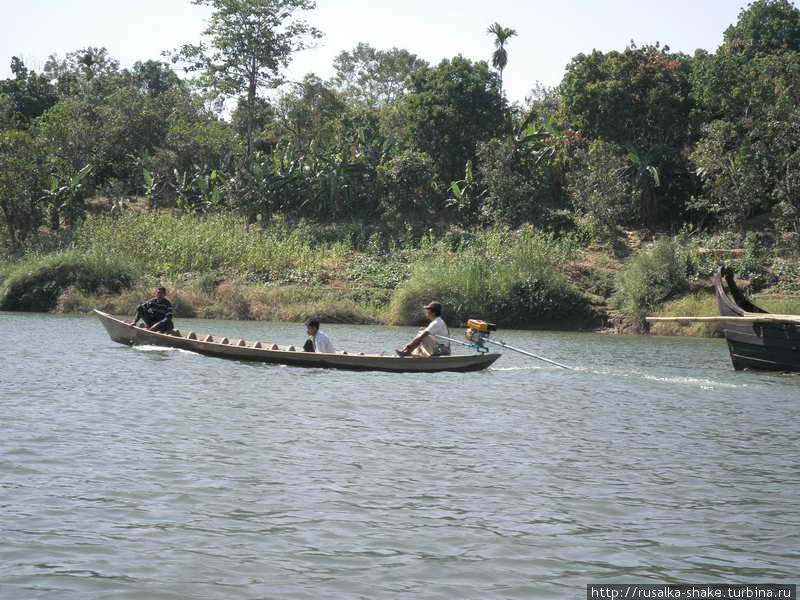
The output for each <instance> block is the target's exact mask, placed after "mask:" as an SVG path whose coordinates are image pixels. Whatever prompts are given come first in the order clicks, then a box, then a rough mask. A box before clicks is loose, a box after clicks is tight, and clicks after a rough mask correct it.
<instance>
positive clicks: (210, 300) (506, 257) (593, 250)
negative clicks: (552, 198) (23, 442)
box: [0, 212, 800, 336]
mask: <svg viewBox="0 0 800 600" xmlns="http://www.w3.org/2000/svg"><path fill="white" fill-rule="evenodd" d="M634 237H635V236H632V235H631V234H630V233H629V234H627V238H626V239H627V242H625V243H621V242H620V240H617V241H616V242H615V243H606V244H605V245H603V244H598V242H596V241H594V242H593V241H592V240H586V239H582V238H578V237H575V236H570V235H566V236H561V237H557V236H554V235H552V234H546V233H542V232H540V231H536V230H534V229H532V228H530V227H524V228H521V229H519V230H514V231H511V230H506V229H492V230H484V231H464V230H460V229H455V228H449V229H442V230H440V231H439V232H435V231H433V230H424V231H414V230H413V229H412V228H411V227H410V226H409V227H407V228H406V229H405V230H403V231H395V232H387V231H383V230H381V229H380V228H378V227H376V226H367V225H364V224H359V223H339V224H329V225H325V226H321V225H309V224H306V223H291V224H290V223H286V222H280V221H277V222H274V223H272V224H270V225H269V226H268V227H266V228H261V227H252V226H251V227H248V226H247V225H246V223H245V222H244V221H243V220H242V219H240V218H237V217H234V216H231V215H207V216H202V217H200V216H176V215H174V214H172V213H169V212H140V213H128V214H126V215H124V216H122V217H119V218H116V219H112V218H107V217H96V218H90V219H88V220H87V221H86V222H85V223H83V224H82V225H81V227H80V228H79V229H78V230H77V231H75V232H73V234H72V235H70V236H65V235H64V234H61V235H60V236H54V235H52V234H48V235H43V236H42V237H40V238H39V239H38V240H34V243H32V245H31V247H30V248H29V250H28V252H27V253H26V254H25V255H24V256H22V257H21V258H18V259H17V260H14V261H8V260H6V262H4V263H2V264H0V310H28V311H59V312H73V313H88V312H91V310H92V309H94V308H99V309H101V310H105V311H108V312H112V313H115V314H123V315H133V314H134V311H135V308H136V306H137V305H138V304H140V303H141V302H142V301H143V300H144V299H146V298H148V297H150V296H151V295H152V293H153V288H154V287H155V286H157V285H165V286H167V287H168V288H169V295H170V297H171V299H172V300H173V301H174V302H175V304H176V313H177V316H178V317H201V318H223V319H251V320H265V321H302V320H303V319H305V318H307V317H309V316H318V317H320V318H321V319H322V320H323V321H326V322H340V323H390V324H418V323H420V322H421V318H422V311H421V308H420V307H421V306H422V304H423V303H425V302H427V301H429V300H432V299H438V300H440V301H442V302H443V303H444V304H445V306H446V307H447V314H446V316H447V318H448V320H449V321H450V323H451V324H453V325H460V324H462V323H463V322H464V321H465V320H466V319H467V318H470V317H476V318H482V319H486V320H491V321H494V322H496V323H498V325H500V326H501V327H521V328H526V327H530V328H542V329H584V328H590V327H597V326H600V325H601V324H602V323H603V322H604V321H605V320H606V311H607V310H608V314H609V317H610V319H611V320H614V321H615V322H616V323H622V324H624V325H628V326H631V325H632V326H634V328H635V326H636V325H637V324H638V325H641V324H642V323H643V321H644V317H645V316H646V315H653V314H658V315H661V316H711V315H715V314H717V308H716V303H715V301H714V298H713V296H712V295H711V293H710V291H709V288H708V280H709V277H710V275H711V274H712V273H713V272H714V270H715V269H716V268H717V266H718V265H719V264H720V258H719V256H718V254H719V252H717V251H716V250H715V248H716V247H723V246H730V245H734V244H735V242H736V241H735V240H733V241H732V240H729V239H724V238H708V237H705V238H694V239H690V238H687V237H686V236H677V237H674V238H664V239H661V240H659V241H657V242H655V243H650V244H643V245H640V243H639V242H638V240H637V241H636V243H635V244H634V243H631V242H630V240H631V239H632V238H634ZM759 239H760V238H753V237H752V236H751V237H749V238H747V239H745V241H746V242H747V244H745V248H744V249H743V250H737V251H736V252H733V253H731V252H728V251H725V250H723V251H722V253H723V254H724V256H725V261H726V263H728V264H730V265H731V266H733V268H734V270H735V271H736V272H737V274H738V275H739V276H740V277H742V276H744V277H746V278H748V280H749V288H748V289H749V291H750V292H752V293H761V294H762V295H760V296H758V297H757V298H756V301H757V303H760V304H762V305H763V306H764V308H766V309H767V310H770V311H772V312H780V313H788V314H800V294H798V292H799V291H800V284H798V275H800V262H798V258H797V255H796V253H795V254H793V253H792V252H787V251H786V249H785V247H783V248H780V247H775V248H769V247H765V246H764V245H763V244H760V243H758V242H759ZM708 248H711V250H710V251H709V250H708ZM704 289H705V291H700V290H704ZM651 331H652V332H653V333H658V334H665V335H697V336H714V335H719V329H718V327H716V326H715V325H713V324H694V325H675V324H667V323H660V324H658V325H654V326H653V327H652V328H651Z"/></svg>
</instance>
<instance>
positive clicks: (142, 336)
mask: <svg viewBox="0 0 800 600" xmlns="http://www.w3.org/2000/svg"><path fill="white" fill-rule="evenodd" d="M95 313H96V314H97V316H98V318H99V319H100V322H101V323H102V324H103V327H105V329H106V331H107V332H108V335H109V337H110V338H111V339H112V340H113V341H115V342H117V343H119V344H125V345H127V346H135V345H154V346H163V347H166V348H179V349H181V350H189V351H191V352H197V353H198V354H204V355H206V356H214V357H218V358H229V359H234V360H247V361H255V362H264V363H274V364H282V365H291V366H297V367H312V368H323V369H346V370H351V371H388V372H394V373H437V372H442V371H457V372H466V371H480V370H482V369H486V368H487V367H489V365H491V364H492V363H494V361H496V360H497V359H498V358H500V356H501V355H500V354H496V353H490V354H474V355H453V356H435V357H395V356H382V355H378V354H343V353H341V354H326V353H320V352H303V351H302V350H290V349H289V348H288V347H276V348H277V349H271V347H270V348H268V347H261V346H262V345H260V344H259V345H258V346H257V345H256V344H257V343H256V342H249V341H245V340H233V341H230V340H227V339H226V338H223V339H222V340H216V339H215V340H214V341H205V340H204V337H210V336H197V337H198V338H199V339H190V338H188V337H186V336H188V335H189V334H188V333H187V334H185V335H173V334H168V333H156V332H154V331H148V330H147V329H143V328H141V327H131V326H129V325H128V324H127V323H125V322H124V321H121V320H119V319H116V318H114V317H112V316H111V315H108V314H106V313H104V312H101V311H99V310H96V311H95ZM263 346H266V345H263Z"/></svg>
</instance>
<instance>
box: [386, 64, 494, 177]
mask: <svg viewBox="0 0 800 600" xmlns="http://www.w3.org/2000/svg"><path fill="white" fill-rule="evenodd" d="M412 81H413V91H412V92H411V93H410V94H408V95H406V96H404V97H403V99H402V102H401V103H400V107H399V110H400V113H401V115H402V118H403V121H404V122H405V125H404V132H403V135H404V138H405V144H406V146H407V147H410V148H416V149H417V150H421V151H422V152H424V153H426V154H427V155H428V156H430V157H431V158H432V159H433V161H434V172H435V174H436V176H437V178H438V181H439V183H440V184H441V185H443V186H445V187H446V189H449V187H450V182H451V181H457V180H460V179H461V178H462V176H463V174H464V168H465V165H466V164H467V161H473V163H474V162H475V153H476V150H477V147H478V144H479V143H480V142H485V141H488V140H490V139H492V138H494V137H498V136H500V135H503V134H504V133H506V132H507V124H508V119H507V118H506V117H507V114H508V109H507V104H506V101H505V99H504V98H503V96H502V95H501V93H500V80H499V78H498V77H497V75H496V74H495V73H492V72H491V71H490V70H489V66H488V65H487V64H486V63H485V62H484V61H480V62H477V63H473V62H472V61H470V60H468V59H466V58H463V57H462V56H457V57H455V58H453V59H451V60H447V59H445V60H443V61H442V62H441V63H439V65H438V66H436V67H423V68H421V69H420V70H419V71H417V72H416V73H415V74H414V77H413V80H412Z"/></svg>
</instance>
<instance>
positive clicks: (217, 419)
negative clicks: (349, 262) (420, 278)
mask: <svg viewBox="0 0 800 600" xmlns="http://www.w3.org/2000/svg"><path fill="white" fill-rule="evenodd" d="M178 325H179V326H180V328H181V329H183V330H190V329H191V330H194V331H196V332H199V333H213V334H220V335H222V334H224V335H228V336H229V337H244V338H246V339H253V340H255V339H258V340H261V341H262V342H277V343H279V344H297V345H300V344H302V343H303V341H304V339H305V328H304V327H303V326H302V325H299V324H265V323H251V322H241V323H240V322H226V321H191V320H186V319H182V320H180V321H179V323H178ZM323 330H325V331H327V332H328V333H329V334H330V335H331V337H332V338H333V339H334V342H335V343H336V344H337V346H338V349H341V350H348V351H366V352H379V351H387V352H388V351H391V350H392V349H393V348H396V347H399V346H400V345H401V344H402V343H404V342H406V341H408V340H409V339H410V338H411V337H412V335H413V332H414V330H413V329H411V328H390V327H368V326H344V325H331V326H327V327H326V326H323ZM461 332H462V330H454V331H453V334H454V335H456V334H461ZM0 334H1V338H0V339H2V342H3V343H2V345H0V598H2V599H3V600H6V599H8V600H12V599H13V600H16V599H28V598H48V599H50V598H54V599H59V600H71V599H81V600H86V599H96V598H104V599H105V598H113V599H142V600H157V599H176V600H177V599H261V598H280V599H283V598H297V599H314V600H317V599H322V598H337V599H339V598H343V599H356V598H358V599H361V598H363V599H372V598H414V599H417V598H436V599H439V598H441V599H464V598H475V599H478V598H480V599H485V598H585V597H586V585H587V584H590V583H630V582H634V583H713V582H717V583H756V582H773V583H798V581H797V580H798V573H800V505H799V503H798V482H800V463H799V461H798V450H799V449H800V448H799V446H800V444H799V443H798V419H797V417H798V412H800V378H794V377H780V376H771V375H761V374H750V373H735V372H734V371H733V369H732V368H731V365H730V360H729V358H728V353H727V348H726V347H725V344H724V342H723V341H721V340H694V339H678V338H657V337H627V336H605V335H599V334H590V333H582V334H580V333H553V332H523V331H501V332H499V335H497V337H498V339H503V340H505V341H506V342H508V343H509V344H512V345H514V346H517V347H520V348H524V349H527V350H529V351H531V352H534V353H536V354H539V355H542V356H545V357H548V358H550V359H552V360H556V361H558V362H561V363H565V364H568V365H573V366H575V367H577V370H575V371H566V370H562V369H559V368H556V367H552V366H550V365H547V364H545V363H541V362H538V361H535V360H533V359H530V358H526V357H524V356H522V355H519V354H514V353H510V352H506V353H504V355H503V357H502V358H500V360H498V361H497V362H496V363H495V365H494V367H493V368H492V369H490V370H489V371H484V372H479V373H467V374H455V373H440V374H386V373H358V372H346V371H328V370H321V369H301V368H295V367H284V366H270V365H263V364H252V363H241V362H237V361H229V360H222V359H216V358H208V357H204V356H199V355H196V354H193V353H190V352H185V351H178V350H166V349H159V348H155V347H143V348H128V347H125V346H121V345H118V344H115V343H113V342H111V341H110V340H109V338H108V337H107V335H106V333H105V331H104V329H103V328H102V326H101V325H100V323H99V322H98V321H97V320H95V319H93V318H89V317H70V316H55V315H22V314H12V313H0Z"/></svg>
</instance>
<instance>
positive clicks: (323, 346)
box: [303, 319, 336, 354]
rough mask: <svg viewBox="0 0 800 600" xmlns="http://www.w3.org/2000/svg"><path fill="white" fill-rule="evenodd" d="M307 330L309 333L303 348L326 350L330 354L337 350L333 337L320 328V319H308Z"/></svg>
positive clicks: (317, 350) (306, 349)
mask: <svg viewBox="0 0 800 600" xmlns="http://www.w3.org/2000/svg"><path fill="white" fill-rule="evenodd" d="M306 332H307V333H308V339H307V340H306V343H305V345H304V346H303V350H305V351H306V352H326V353H328V354H334V353H335V352H336V348H334V347H333V342H332V341H331V338H329V337H328V336H327V335H325V334H324V333H322V332H321V331H320V330H319V319H308V320H307V321H306Z"/></svg>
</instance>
